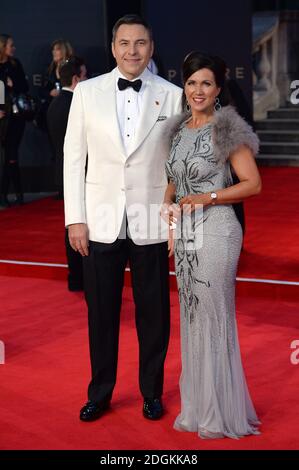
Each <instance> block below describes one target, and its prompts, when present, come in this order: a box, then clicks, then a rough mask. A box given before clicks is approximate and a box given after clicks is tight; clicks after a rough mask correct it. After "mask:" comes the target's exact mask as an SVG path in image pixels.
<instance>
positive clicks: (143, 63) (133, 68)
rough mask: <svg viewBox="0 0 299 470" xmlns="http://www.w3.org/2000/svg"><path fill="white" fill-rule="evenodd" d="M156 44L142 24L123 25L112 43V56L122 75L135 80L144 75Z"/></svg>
mask: <svg viewBox="0 0 299 470" xmlns="http://www.w3.org/2000/svg"><path fill="white" fill-rule="evenodd" d="M153 50H154V44H153V41H151V39H150V36H149V32H148V30H147V29H146V28H145V27H144V26H143V25H141V24H130V25H126V24H122V25H121V26H120V27H119V28H118V30H117V33H116V37H115V41H114V42H113V43H112V54H113V56H114V58H115V60H116V63H117V65H118V68H119V70H120V71H121V73H122V74H123V75H124V76H125V77H126V78H128V79H129V80H133V79H134V78H136V77H138V76H139V75H141V74H142V72H143V71H144V70H145V68H146V67H147V65H148V63H149V60H150V58H151V57H152V55H153Z"/></svg>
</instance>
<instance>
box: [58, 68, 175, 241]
mask: <svg viewBox="0 0 299 470" xmlns="http://www.w3.org/2000/svg"><path fill="white" fill-rule="evenodd" d="M115 75H116V69H114V70H112V72H110V73H107V74H104V75H101V76H99V77H96V78H92V79H90V80H86V81H84V82H81V83H79V84H78V85H77V86H76V88H75V91H74V96H73V100H72V104H71V108H70V113H69V119H68V126H67V131H66V136H65V142H64V199H65V224H66V226H68V225H71V224H75V223H86V224H87V226H88V230H89V239H90V240H92V241H97V242H103V243H112V242H114V241H115V240H116V239H117V237H118V235H119V233H120V228H121V224H122V221H123V216H124V211H125V210H126V212H127V217H128V225H129V230H130V234H131V237H132V239H133V241H134V242H135V243H136V244H138V245H146V244H152V243H158V242H161V241H162V240H165V239H166V238H167V230H166V228H167V227H166V224H165V225H164V223H162V226H161V218H160V216H159V207H160V205H161V203H162V201H163V197H164V192H165V189H166V186H167V177H166V173H165V161H166V159H167V157H168V152H169V148H168V147H167V145H166V144H165V139H164V141H163V139H162V136H163V129H164V127H165V124H166V121H167V118H168V117H170V116H173V115H175V114H178V113H180V112H181V96H182V90H181V89H180V88H179V87H177V86H175V85H173V84H171V83H169V82H167V81H166V80H164V79H162V78H161V77H159V76H157V75H153V74H152V73H150V72H149V74H147V77H148V79H147V80H146V81H147V83H146V87H145V90H144V95H143V97H142V107H141V114H140V118H139V123H138V126H137V128H136V132H135V140H134V143H133V145H132V147H131V152H130V154H128V155H126V150H125V148H124V145H123V141H122V137H121V133H120V129H119V124H118V117H117V109H116V83H115V81H116V76H115ZM163 142H164V143H163ZM87 154H88V163H87V173H86V176H85V166H86V157H87Z"/></svg>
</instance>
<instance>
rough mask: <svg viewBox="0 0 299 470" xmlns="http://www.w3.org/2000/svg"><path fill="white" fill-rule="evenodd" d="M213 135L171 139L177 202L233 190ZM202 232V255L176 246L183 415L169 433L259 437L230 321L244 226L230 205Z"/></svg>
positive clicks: (206, 131)
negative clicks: (186, 432)
mask: <svg viewBox="0 0 299 470" xmlns="http://www.w3.org/2000/svg"><path fill="white" fill-rule="evenodd" d="M211 134H212V124H207V125H205V126H204V127H201V128H200V129H188V128H187V127H186V126H185V124H183V125H181V127H180V129H179V131H178V132H177V134H176V135H175V137H174V139H173V143H172V148H171V152H170V157H169V159H168V161H167V164H166V169H167V173H168V176H169V178H170V179H171V181H172V182H173V183H174V184H175V186H176V198H177V202H178V201H179V200H180V199H181V198H182V197H184V196H186V195H188V194H198V193H205V192H209V191H217V190H219V189H221V188H226V187H227V186H231V185H232V184H233V183H232V178H231V172H230V165H229V163H228V162H225V163H219V162H217V161H216V160H215V157H214V155H213V143H212V138H211ZM200 228H202V229H203V245H202V248H198V249H193V248H192V240H191V245H190V243H189V242H188V243H186V241H187V240H186V238H185V240H184V237H183V239H177V240H176V242H175V268H176V276H177V283H178V291H179V299H180V316H181V353H182V373H181V378H180V392H181V413H180V414H179V416H178V417H177V418H176V421H175V423H174V427H175V429H177V430H181V431H191V432H197V433H198V434H199V436H200V437H201V438H217V437H224V436H228V437H232V438H238V437H241V436H244V435H248V434H258V430H257V427H256V426H257V425H258V424H259V421H258V419H257V416H256V413H255V410H254V407H253V405H252V401H251V398H250V395H249V392H248V388H247V384H246V380H245V377H244V372H243V367H242V363H241V357H240V349H239V343H238V333H237V326H236V319H235V279H236V271H237V264H238V260H239V255H240V249H241V243H242V230H241V226H240V224H239V221H238V220H237V218H236V215H235V212H234V210H233V207H232V206H231V205H218V206H217V205H216V206H208V207H207V208H206V209H205V210H204V212H203V217H202V218H201V219H199V224H198V225H197V228H195V230H197V229H200ZM189 241H190V240H189ZM190 247H191V248H190ZM186 248H187V249H186Z"/></svg>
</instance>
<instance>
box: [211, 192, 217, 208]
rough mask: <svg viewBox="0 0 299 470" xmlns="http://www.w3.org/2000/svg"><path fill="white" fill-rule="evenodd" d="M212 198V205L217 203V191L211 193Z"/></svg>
mask: <svg viewBox="0 0 299 470" xmlns="http://www.w3.org/2000/svg"><path fill="white" fill-rule="evenodd" d="M210 198H211V204H212V206H215V204H216V202H217V198H218V196H217V193H211V194H210Z"/></svg>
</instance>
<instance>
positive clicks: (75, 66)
mask: <svg viewBox="0 0 299 470" xmlns="http://www.w3.org/2000/svg"><path fill="white" fill-rule="evenodd" d="M82 65H84V61H83V59H81V58H80V57H76V56H73V57H71V58H70V59H68V60H67V61H66V62H65V63H64V64H63V65H62V66H61V68H60V70H59V74H60V82H61V86H71V85H72V81H73V76H74V75H76V76H77V77H80V74H81V67H82Z"/></svg>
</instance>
